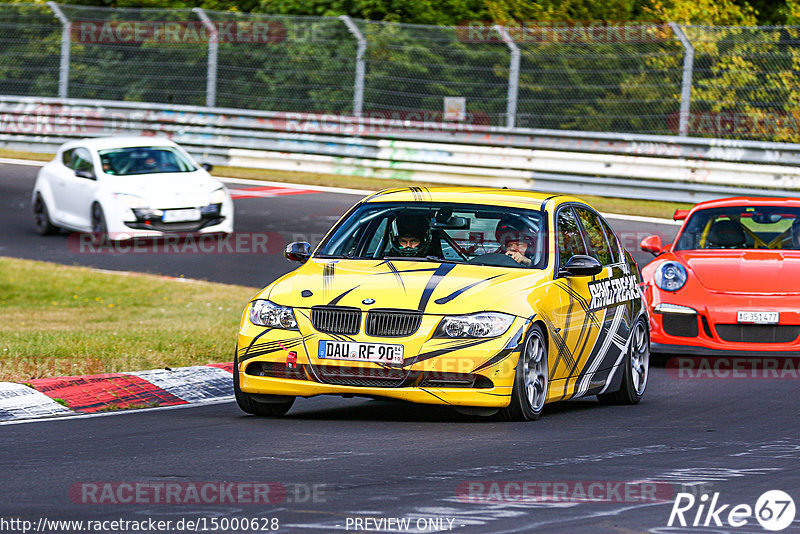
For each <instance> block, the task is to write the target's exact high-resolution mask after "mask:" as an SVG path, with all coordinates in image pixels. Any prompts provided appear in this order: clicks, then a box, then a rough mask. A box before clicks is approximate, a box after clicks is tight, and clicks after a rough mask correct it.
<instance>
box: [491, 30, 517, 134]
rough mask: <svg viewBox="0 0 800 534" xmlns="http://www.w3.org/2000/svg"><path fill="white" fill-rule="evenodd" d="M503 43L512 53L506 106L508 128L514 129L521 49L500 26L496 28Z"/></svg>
mask: <svg viewBox="0 0 800 534" xmlns="http://www.w3.org/2000/svg"><path fill="white" fill-rule="evenodd" d="M494 29H495V30H497V33H499V34H500V37H501V38H502V39H503V42H504V43H506V45H507V46H508V49H509V50H510V51H511V62H510V63H509V65H508V102H507V104H506V128H513V127H514V123H515V120H516V117H517V95H518V94H519V47H518V46H517V43H515V42H514V39H512V38H511V36H510V35H509V34H508V32H507V31H506V28H505V26H500V25H499V24H498V25H496V26H495V27H494Z"/></svg>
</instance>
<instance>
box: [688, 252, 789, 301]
mask: <svg viewBox="0 0 800 534" xmlns="http://www.w3.org/2000/svg"><path fill="white" fill-rule="evenodd" d="M675 257H676V258H677V259H678V260H680V261H682V262H683V263H684V265H687V266H688V267H689V269H690V270H691V272H692V273H693V274H694V276H695V277H696V278H697V280H698V281H699V282H700V283H701V284H702V285H703V286H704V287H706V288H707V289H710V290H712V291H725V292H734V293H800V251H787V252H778V251H770V250H726V251H724V252H720V251H706V250H704V251H680V252H676V253H675ZM690 276H691V275H690Z"/></svg>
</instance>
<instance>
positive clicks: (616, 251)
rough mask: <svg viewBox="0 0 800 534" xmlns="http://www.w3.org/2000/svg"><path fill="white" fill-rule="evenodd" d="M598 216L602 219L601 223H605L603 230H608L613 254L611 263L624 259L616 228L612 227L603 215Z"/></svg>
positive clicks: (607, 233) (607, 234)
mask: <svg viewBox="0 0 800 534" xmlns="http://www.w3.org/2000/svg"><path fill="white" fill-rule="evenodd" d="M598 218H599V219H600V224H602V225H603V230H605V232H606V238H607V239H608V244H609V246H610V247H611V255H612V256H613V259H612V261H611V263H619V262H621V261H624V259H623V257H622V254H621V250H620V246H619V241H618V240H617V234H615V233H614V230H612V229H611V226H609V224H608V222H606V220H605V219H603V218H602V217H598Z"/></svg>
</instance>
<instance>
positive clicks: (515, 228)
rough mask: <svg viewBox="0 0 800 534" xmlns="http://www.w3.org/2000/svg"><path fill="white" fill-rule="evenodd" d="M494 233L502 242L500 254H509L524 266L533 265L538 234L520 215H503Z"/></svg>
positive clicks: (498, 240) (499, 241) (498, 251)
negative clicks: (536, 234)
mask: <svg viewBox="0 0 800 534" xmlns="http://www.w3.org/2000/svg"><path fill="white" fill-rule="evenodd" d="M494 235H495V238H496V239H497V242H498V243H500V248H499V249H498V250H497V253H498V254H505V255H506V256H509V257H510V258H511V259H513V260H514V261H516V262H517V263H519V264H520V265H522V266H523V267H530V266H531V264H532V263H533V258H532V256H533V253H534V249H535V245H536V236H535V235H534V233H533V232H532V231H531V229H530V228H528V225H526V224H525V223H524V222H523V221H522V220H521V219H520V218H519V217H513V216H508V215H505V216H503V217H502V218H501V219H500V221H498V223H497V227H496V228H495V231H494Z"/></svg>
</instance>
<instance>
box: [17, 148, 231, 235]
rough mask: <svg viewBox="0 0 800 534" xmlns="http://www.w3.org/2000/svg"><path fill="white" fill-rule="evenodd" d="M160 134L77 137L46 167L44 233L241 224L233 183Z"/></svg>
mask: <svg viewBox="0 0 800 534" xmlns="http://www.w3.org/2000/svg"><path fill="white" fill-rule="evenodd" d="M210 169H211V166H210V165H207V164H204V165H203V166H200V165H198V164H197V163H196V162H195V161H194V159H192V157H191V156H190V155H189V154H188V153H186V151H185V150H183V149H182V148H181V147H179V146H178V145H176V144H175V143H173V142H172V141H169V140H168V139H166V138H159V137H103V138H94V139H82V140H79V141H70V142H69V143H65V144H64V145H62V146H61V147H60V148H59V149H58V153H56V156H55V158H54V159H53V160H52V161H50V162H48V163H47V164H45V165H44V166H43V167H42V169H41V170H40V171H39V175H38V176H37V178H36V184H35V185H34V187H33V197H32V200H33V212H34V216H35V221H36V228H37V230H38V231H39V233H41V234H52V233H56V232H57V231H58V229H59V228H66V229H71V230H77V231H81V232H92V233H94V234H95V235H96V236H102V237H103V238H106V237H107V238H109V239H111V240H122V239H129V238H133V237H156V236H161V235H163V234H165V233H181V234H188V233H219V234H230V233H232V232H233V202H232V201H231V197H230V194H229V193H228V191H227V189H226V188H225V186H224V185H223V184H222V183H221V182H219V181H218V180H215V179H214V178H212V177H211V175H210V174H208V170H210Z"/></svg>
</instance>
